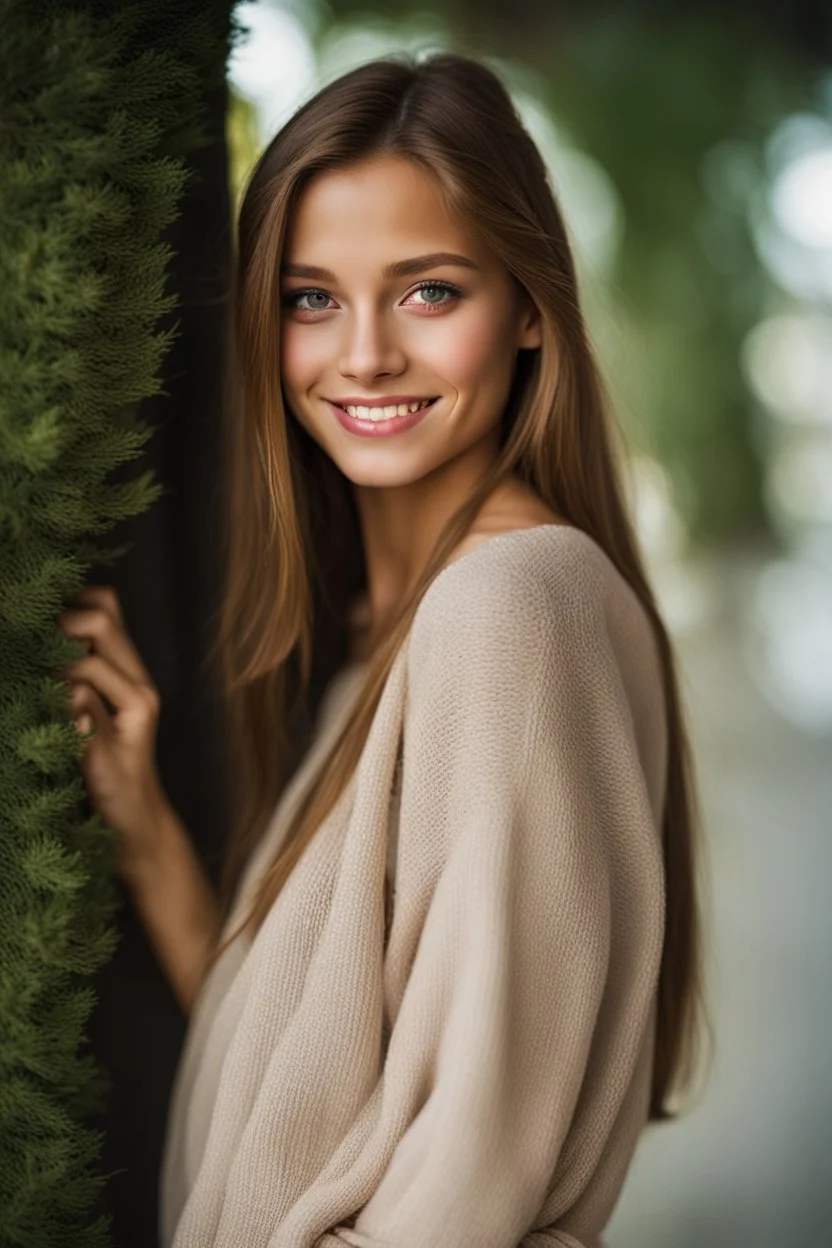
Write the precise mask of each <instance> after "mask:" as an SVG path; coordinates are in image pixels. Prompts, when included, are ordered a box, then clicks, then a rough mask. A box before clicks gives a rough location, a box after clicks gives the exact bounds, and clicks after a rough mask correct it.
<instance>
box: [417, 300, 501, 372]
mask: <svg viewBox="0 0 832 1248" xmlns="http://www.w3.org/2000/svg"><path fill="white" fill-rule="evenodd" d="M437 319H438V318H437ZM437 328H438V326H437ZM506 343H507V327H506V326H505V324H504V319H503V318H502V317H499V316H488V315H482V316H471V317H458V318H455V323H454V324H453V325H449V326H448V329H447V331H446V332H445V333H443V334H441V335H437V341H436V343H435V344H434V345H433V350H432V352H431V358H432V362H433V364H434V367H435V368H436V371H437V372H438V373H439V374H440V375H441V376H443V377H444V378H445V379H446V380H447V381H449V382H450V383H451V384H452V385H453V386H455V387H456V388H457V389H459V390H465V389H470V388H472V387H476V386H477V385H478V384H479V383H481V382H482V381H483V380H484V379H489V380H490V379H492V378H494V377H496V376H500V375H501V374H502V372H503V369H504V360H503V357H504V356H505V355H506Z"/></svg>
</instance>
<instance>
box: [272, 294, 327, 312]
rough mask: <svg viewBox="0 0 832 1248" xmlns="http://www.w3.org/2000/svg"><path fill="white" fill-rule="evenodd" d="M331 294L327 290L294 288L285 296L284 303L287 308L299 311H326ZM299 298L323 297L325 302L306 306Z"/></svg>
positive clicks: (312, 298)
mask: <svg viewBox="0 0 832 1248" xmlns="http://www.w3.org/2000/svg"><path fill="white" fill-rule="evenodd" d="M329 298H330V296H329V295H328V294H327V293H326V291H325V290H314V289H311V290H293V291H291V292H290V293H289V294H288V295H286V296H285V297H284V300H283V303H284V306H285V307H287V308H294V309H295V310H296V311H297V312H326V311H327V308H326V306H325V305H326V302H327V300H328V299H329ZM299 299H311V300H315V299H322V300H323V303H314V302H313V303H312V304H311V306H307V307H304V305H303V304H302V303H299V302H298V300H299Z"/></svg>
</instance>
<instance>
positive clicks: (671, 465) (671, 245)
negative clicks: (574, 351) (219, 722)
mask: <svg viewBox="0 0 832 1248" xmlns="http://www.w3.org/2000/svg"><path fill="white" fill-rule="evenodd" d="M237 13H238V16H239V17H240V19H241V20H242V22H243V24H244V26H245V27H246V28H247V31H248V33H247V35H246V36H245V37H244V39H243V40H242V41H241V42H240V43H239V45H238V46H237V47H236V48H235V51H234V54H233V57H232V61H231V66H230V71H231V72H230V89H231V107H230V110H229V114H228V123H227V139H228V144H229V155H230V178H231V195H232V202H234V203H236V202H238V198H239V195H240V192H241V189H242V187H243V185H244V183H245V179H246V177H247V175H248V173H249V171H250V169H251V167H252V164H253V162H254V160H255V159H256V157H257V156H258V154H259V152H260V151H261V150H262V148H263V146H264V145H265V144H266V143H267V142H268V141H269V139H270V138H271V137H272V136H273V134H274V133H275V131H276V130H277V129H278V128H279V127H280V125H281V124H282V123H283V121H285V120H286V119H287V118H288V116H289V115H290V113H291V112H293V111H294V109H295V108H296V107H297V106H298V105H299V104H301V103H302V102H303V101H304V100H306V99H307V98H308V97H309V96H310V95H312V94H313V93H314V92H315V91H316V90H318V88H319V87H320V86H322V85H323V84H324V83H326V82H328V81H330V80H331V79H333V78H335V77H337V76H338V75H339V74H341V73H343V72H344V71H345V70H347V69H349V68H352V67H353V66H355V65H358V64H360V63H362V62H364V61H366V60H369V59H371V58H372V57H374V56H378V55H382V54H385V53H388V52H394V51H403V50H407V51H411V52H417V53H426V52H428V51H431V50H434V49H440V48H449V49H454V50H458V51H459V50H462V51H467V52H470V53H471V54H473V55H477V56H479V57H481V58H482V59H484V60H485V61H486V62H487V63H488V64H490V65H491V66H492V67H493V68H494V69H496V70H497V72H498V73H499V74H500V75H501V76H502V77H503V80H504V81H505V82H506V83H507V85H508V86H509V88H510V90H511V91H512V94H513V96H514V99H515V101H516V104H517V106H518V108H519V110H520V112H521V114H522V116H523V117H524V119H525V121H526V123H527V126H528V128H529V129H530V131H531V133H532V134H533V136H534V137H535V139H536V140H537V142H538V144H539V146H540V148H541V151H542V153H543V155H544V158H545V159H546V161H547V163H548V165H549V168H550V170H551V175H552V180H553V184H554V187H555V190H556V193H557V195H558V197H559V199H560V202H561V205H562V207H563V210H564V213H565V216H566V220H567V225H568V227H569V229H570V232H571V237H572V241H573V245H574V250H575V254H576V259H577V262H578V265H579V269H580V273H581V283H582V293H583V300H584V307H585V312H586V315H587V319H588V322H589V326H590V331H591V334H592V337H593V339H594V342H595V344H596V347H597V352H598V355H599V358H600V361H601V364H602V368H603V370H604V373H605V376H606V379H607V382H608V386H609V389H610V394H611V397H612V400H613V404H614V408H615V414H616V417H617V419H618V422H619V424H620V426H621V427H622V430H623V433H624V438H625V442H626V446H627V450H628V463H629V480H628V484H629V489H630V496H631V501H632V506H633V510H634V514H635V517H636V521H637V524H638V527H639V530H640V533H641V538H642V542H643V546H644V551H645V554H646V557H647V559H648V563H649V567H650V570H651V572H652V576H653V582H654V585H655V587H656V590H657V593H658V595H659V599H660V602H661V604H662V606H663V609H664V613H665V618H666V619H667V621H668V624H669V625H670V627H671V629H672V631H673V634H674V636H675V639H676V642H677V648H678V654H679V659H680V663H681V669H682V670H681V677H682V687H683V693H684V696H685V699H686V702H687V707H688V714H689V718H690V723H691V727H692V731H693V738H694V748H695V754H696V760H697V766H698V776H699V788H700V794H701V800H702V809H703V817H704V851H705V857H704V860H703V890H704V898H705V906H706V910H705V922H706V929H707V930H706V936H707V947H708V955H707V957H708V963H707V965H708V988H709V994H710V1002H711V1011H712V1017H713V1021H714V1025H715V1041H716V1046H715V1052H714V1056H713V1060H712V1064H711V1066H710V1067H709V1069H708V1072H707V1081H706V1082H704V1084H703V1086H702V1087H701V1088H700V1091H699V1092H698V1095H697V1097H696V1099H695V1100H694V1102H693V1104H692V1105H690V1106H689V1107H687V1108H686V1112H685V1116H684V1117H683V1118H682V1119H681V1121H679V1122H678V1123H676V1124H674V1125H670V1126H654V1127H651V1128H649V1129H648V1130H647V1131H646V1132H645V1134H644V1136H643V1137H642V1140H641V1143H640V1145H639V1149H638V1152H637V1155H636V1159H635V1163H634V1165H633V1168H632V1170H631V1172H630V1175H629V1177H628V1180H627V1183H626V1185H625V1189H624V1192H623V1195H622V1198H621V1201H620V1203H619V1206H618V1208H617V1209H616V1211H615V1214H614V1217H613V1220H612V1222H611V1223H610V1226H609V1228H608V1233H609V1245H610V1248H688V1246H690V1248H694V1246H695V1248H701V1246H702V1245H703V1244H707V1245H708V1248H746V1245H748V1246H749V1248H750V1246H752V1245H753V1248H775V1246H776V1248H782V1246H783V1245H794V1244H799V1245H801V1248H822V1246H825V1245H831V1244H832V1194H830V1182H829V1160H828V1159H829V1156H830V1154H832V1113H831V1112H830V1110H832V1104H831V1102H832V1072H830V1059H829V1054H830V1051H832V1027H830V1020H831V1019H832V985H831V984H830V975H829V972H828V964H829V953H830V950H831V949H832V939H831V938H832V917H830V916H832V906H830V904H829V903H830V887H829V886H830V882H831V881H832V7H830V6H828V5H825V4H824V3H823V2H822V0H819V2H818V3H816V4H802V3H799V2H797V3H794V4H791V5H789V6H786V5H785V4H783V5H777V4H775V3H772V2H771V0H769V3H765V2H762V3H757V4H754V5H751V4H749V5H747V6H743V5H736V4H735V5H734V6H731V7H726V6H725V5H721V6H716V5H708V4H701V3H700V4H697V5H687V4H678V5H675V6H663V7H659V6H657V5H655V4H651V3H641V4H640V3H628V4H617V5H613V4H611V3H609V2H608V3H592V2H590V0H587V2H585V3H582V4H580V5H578V4H576V3H561V2H558V0H548V2H547V3H545V2H543V0H537V2H535V0H513V2H512V3H507V2H506V0H501V2H499V3H498V0H452V2H451V0H446V2H444V3H441V2H440V3H435V4H424V3H421V2H415V0H414V3H406V2H405V0H398V2H397V3H387V4H383V3H377V4H373V3H367V2H364V3H359V4H354V3H350V2H346V0H333V2H332V3H329V4H323V3H319V2H318V0H250V2H246V3H242V4H240V5H239V6H238V8H237Z"/></svg>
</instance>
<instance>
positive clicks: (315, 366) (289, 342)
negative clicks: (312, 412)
mask: <svg viewBox="0 0 832 1248" xmlns="http://www.w3.org/2000/svg"><path fill="white" fill-rule="evenodd" d="M304 329H306V326H304V325H298V324H297V323H295V322H292V321H287V322H286V323H285V325H284V326H283V327H282V330H281V335H280V374H281V377H282V379H283V384H284V386H285V387H286V388H287V390H290V391H294V392H295V393H298V392H302V391H304V390H305V389H308V387H309V386H311V385H312V384H313V383H314V382H315V380H316V378H317V377H318V375H319V374H320V372H321V368H322V366H324V365H325V364H326V363H327V362H328V352H327V349H326V335H325V334H321V333H317V334H310V333H309V332H308V331H307V332H306V333H304V332H303V331H304Z"/></svg>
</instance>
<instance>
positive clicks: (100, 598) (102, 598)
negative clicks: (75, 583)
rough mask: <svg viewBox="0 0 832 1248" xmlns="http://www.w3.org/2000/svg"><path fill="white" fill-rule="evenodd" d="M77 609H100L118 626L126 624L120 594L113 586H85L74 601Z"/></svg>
mask: <svg viewBox="0 0 832 1248" xmlns="http://www.w3.org/2000/svg"><path fill="white" fill-rule="evenodd" d="M72 605H73V606H77V607H100V608H101V609H102V610H104V611H106V612H108V614H109V615H111V616H112V617H113V619H114V620H115V621H116V623H117V624H121V625H123V624H124V613H123V611H122V609H121V601H120V599H119V596H118V593H117V591H116V589H115V587H114V586H112V585H83V586H82V587H81V589H79V590H78V592H77V593H76V595H75V597H74V598H73V600H72Z"/></svg>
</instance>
